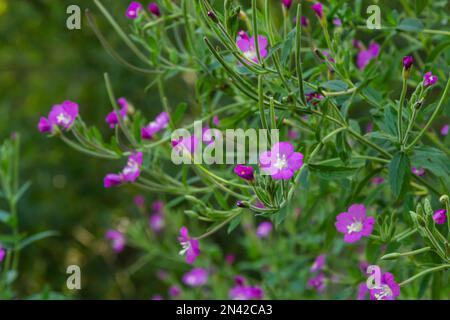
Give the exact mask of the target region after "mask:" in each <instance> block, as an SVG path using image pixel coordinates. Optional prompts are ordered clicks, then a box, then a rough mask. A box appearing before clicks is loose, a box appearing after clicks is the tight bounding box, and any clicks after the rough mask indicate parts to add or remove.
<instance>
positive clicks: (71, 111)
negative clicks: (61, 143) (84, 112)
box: [38, 100, 78, 133]
mask: <svg viewBox="0 0 450 320" xmlns="http://www.w3.org/2000/svg"><path fill="white" fill-rule="evenodd" d="M77 116H78V104H76V103H75V102H72V101H69V100H66V101H64V102H63V103H61V104H57V105H54V106H53V107H52V110H51V111H50V113H49V115H48V118H47V119H46V118H44V117H41V118H40V120H39V124H38V128H39V131H40V132H43V133H44V132H52V131H53V126H55V125H56V126H58V127H60V128H61V129H63V130H67V129H69V128H70V126H71V125H72V124H73V122H74V121H75V119H76V118H77Z"/></svg>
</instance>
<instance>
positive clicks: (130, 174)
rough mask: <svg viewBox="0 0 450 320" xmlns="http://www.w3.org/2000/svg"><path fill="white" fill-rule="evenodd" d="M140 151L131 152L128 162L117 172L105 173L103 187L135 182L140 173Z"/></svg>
mask: <svg viewBox="0 0 450 320" xmlns="http://www.w3.org/2000/svg"><path fill="white" fill-rule="evenodd" d="M141 165H142V152H136V153H133V154H132V155H130V156H129V157H128V162H127V165H126V166H125V168H123V170H122V172H120V173H119V174H114V173H110V174H107V175H106V176H105V178H104V180H103V183H104V186H105V188H111V187H113V186H116V185H119V184H122V183H126V182H135V181H136V180H137V178H138V177H139V175H140V174H141Z"/></svg>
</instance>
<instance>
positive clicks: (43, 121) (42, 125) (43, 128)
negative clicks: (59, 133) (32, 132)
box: [38, 117, 52, 133]
mask: <svg viewBox="0 0 450 320" xmlns="http://www.w3.org/2000/svg"><path fill="white" fill-rule="evenodd" d="M38 129H39V131H40V132H42V133H50V132H52V124H51V122H50V121H48V119H47V118H45V117H41V118H40V119H39V123H38Z"/></svg>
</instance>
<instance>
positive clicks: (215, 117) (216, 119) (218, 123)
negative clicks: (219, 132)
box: [212, 116, 220, 127]
mask: <svg viewBox="0 0 450 320" xmlns="http://www.w3.org/2000/svg"><path fill="white" fill-rule="evenodd" d="M212 122H213V124H214V125H215V126H216V127H218V126H220V119H219V116H214V117H213V120H212Z"/></svg>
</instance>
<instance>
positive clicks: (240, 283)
mask: <svg viewBox="0 0 450 320" xmlns="http://www.w3.org/2000/svg"><path fill="white" fill-rule="evenodd" d="M234 281H235V286H234V287H233V288H231V290H230V292H229V296H230V298H231V299H233V300H252V299H255V300H261V299H262V298H263V296H264V292H263V290H262V289H261V288H260V287H256V286H246V285H245V279H244V277H241V276H237V277H236V278H235V280H234Z"/></svg>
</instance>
